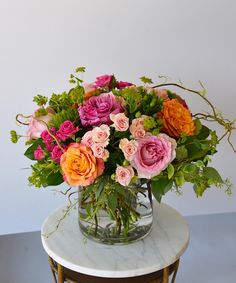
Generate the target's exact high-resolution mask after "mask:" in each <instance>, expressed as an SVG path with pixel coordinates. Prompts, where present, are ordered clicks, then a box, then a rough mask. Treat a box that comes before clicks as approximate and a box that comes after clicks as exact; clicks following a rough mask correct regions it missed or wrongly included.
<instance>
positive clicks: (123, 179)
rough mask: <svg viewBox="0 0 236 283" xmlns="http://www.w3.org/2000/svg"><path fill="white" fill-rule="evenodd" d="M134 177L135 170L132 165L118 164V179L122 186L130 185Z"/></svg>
mask: <svg viewBox="0 0 236 283" xmlns="http://www.w3.org/2000/svg"><path fill="white" fill-rule="evenodd" d="M133 177H134V170H133V168H132V167H131V166H126V167H123V166H118V167H117V168H116V181H117V182H118V183H120V184H121V185H122V186H128V185H129V183H130V181H131V179H132V178H133Z"/></svg>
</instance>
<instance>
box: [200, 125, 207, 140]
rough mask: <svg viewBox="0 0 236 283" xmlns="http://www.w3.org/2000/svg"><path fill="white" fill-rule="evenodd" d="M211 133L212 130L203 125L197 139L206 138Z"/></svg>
mask: <svg viewBox="0 0 236 283" xmlns="http://www.w3.org/2000/svg"><path fill="white" fill-rule="evenodd" d="M209 135H210V130H209V129H208V128H207V127H206V126H204V125H202V128H201V130H200V132H199V134H198V135H197V139H198V140H205V139H206V138H207V137H208V136H209Z"/></svg>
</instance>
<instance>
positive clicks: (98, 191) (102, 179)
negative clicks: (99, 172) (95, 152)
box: [95, 178, 106, 200]
mask: <svg viewBox="0 0 236 283" xmlns="http://www.w3.org/2000/svg"><path fill="white" fill-rule="evenodd" d="M105 179H106V178H101V180H100V184H99V186H98V188H97V190H96V192H95V196H96V199H97V200H98V199H99V197H100V195H101V193H102V191H103V189H104V187H105V184H106V181H105Z"/></svg>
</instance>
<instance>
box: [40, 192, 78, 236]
mask: <svg viewBox="0 0 236 283" xmlns="http://www.w3.org/2000/svg"><path fill="white" fill-rule="evenodd" d="M71 189H72V187H70V188H69V189H68V190H66V192H65V193H63V192H62V191H57V192H59V193H62V194H63V195H67V193H68V192H69V191H70V190H71ZM77 193H78V191H74V192H71V193H70V194H69V195H67V198H68V202H69V203H68V205H67V206H66V208H65V210H64V212H63V215H62V217H61V218H59V220H58V221H57V224H56V226H55V228H54V229H53V230H52V231H50V232H49V233H47V234H42V236H43V237H46V238H49V237H50V236H51V235H52V234H54V233H55V232H56V231H57V229H58V228H59V226H60V225H61V222H62V221H63V220H64V219H65V218H66V217H67V216H68V215H69V213H70V211H71V210H72V209H73V208H74V207H76V205H77V204H78V203H79V200H78V199H75V201H74V202H73V201H72V200H71V197H72V195H74V194H77Z"/></svg>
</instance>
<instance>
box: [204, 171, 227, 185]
mask: <svg viewBox="0 0 236 283" xmlns="http://www.w3.org/2000/svg"><path fill="white" fill-rule="evenodd" d="M202 174H203V175H204V176H206V177H207V178H208V179H210V180H213V181H215V182H217V183H223V182H224V181H223V180H222V178H221V176H220V174H219V173H218V171H217V170H216V169H215V168H213V167H204V168H203V170H202Z"/></svg>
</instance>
